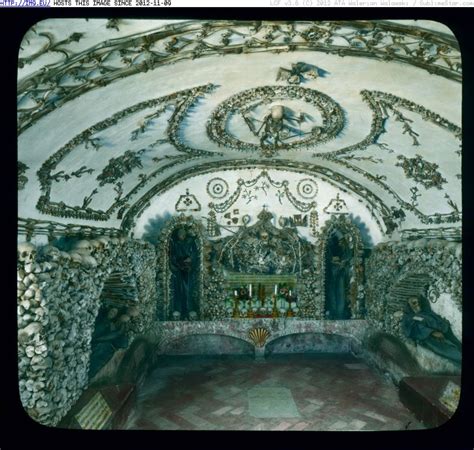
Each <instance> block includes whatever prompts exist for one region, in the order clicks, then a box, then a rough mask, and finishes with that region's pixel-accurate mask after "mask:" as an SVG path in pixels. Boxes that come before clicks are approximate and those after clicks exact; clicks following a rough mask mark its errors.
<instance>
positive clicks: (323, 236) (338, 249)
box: [319, 214, 365, 320]
mask: <svg viewBox="0 0 474 450" xmlns="http://www.w3.org/2000/svg"><path fill="white" fill-rule="evenodd" d="M319 246H320V255H321V257H320V258H319V264H320V266H319V272H320V274H321V283H322V289H321V291H322V294H323V297H324V303H323V304H324V312H323V314H324V317H325V318H326V319H333V320H344V319H362V318H364V317H365V293H364V245H363V242H362V236H361V233H360V231H359V229H358V228H357V226H356V225H355V224H354V223H353V222H352V220H351V219H350V217H349V216H348V215H347V214H337V215H336V214H333V215H332V216H331V218H330V219H329V220H328V221H327V222H326V223H325V225H324V226H323V228H322V229H321V232H320V235H319Z"/></svg>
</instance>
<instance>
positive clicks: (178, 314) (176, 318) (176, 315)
mask: <svg viewBox="0 0 474 450" xmlns="http://www.w3.org/2000/svg"><path fill="white" fill-rule="evenodd" d="M180 317H181V313H180V312H179V311H175V312H173V320H179V319H180Z"/></svg>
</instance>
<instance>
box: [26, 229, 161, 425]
mask: <svg viewBox="0 0 474 450" xmlns="http://www.w3.org/2000/svg"><path fill="white" fill-rule="evenodd" d="M18 254H19V258H18V265H17V279H18V291H17V301H18V303H17V306H18V364H19V387H20V397H21V401H22V404H23V406H24V408H25V410H26V411H27V413H28V414H29V415H30V416H31V417H32V418H33V419H35V420H36V421H37V422H39V423H41V424H44V425H50V426H54V425H57V423H58V422H59V421H60V420H61V419H62V417H64V415H65V414H66V413H67V412H68V410H69V409H70V408H71V406H72V405H73V404H74V403H75V402H76V401H77V400H78V398H79V397H80V395H81V394H82V392H83V390H84V389H85V388H86V387H87V385H88V381H89V379H88V371H89V359H90V353H91V337H92V333H93V330H94V326H95V319H96V317H97V314H98V312H99V308H100V306H101V299H100V295H101V291H102V288H103V286H104V282H105V281H106V280H107V277H108V275H110V274H111V273H112V272H115V271H117V270H119V271H126V272H128V273H130V274H131V275H133V277H134V278H135V280H136V285H137V292H138V298H137V300H136V305H135V306H137V308H135V309H134V310H135V311H137V310H138V313H137V314H136V315H135V314H134V316H133V317H130V318H129V320H128V322H127V323H126V325H125V332H126V333H127V335H128V337H129V341H130V342H131V341H132V340H133V338H134V337H135V336H137V335H139V334H142V333H144V332H146V330H147V329H148V328H149V327H150V325H151V322H152V320H153V317H154V315H155V309H156V301H155V300H156V285H155V273H156V253H155V250H154V248H153V247H152V246H151V245H150V244H148V243H146V242H143V241H136V240H130V239H125V238H120V239H118V238H111V239H109V238H99V239H96V240H91V241H79V242H78V243H77V244H76V245H75V246H74V248H73V249H72V250H70V251H69V252H63V251H60V250H59V249H57V248H56V247H53V246H46V247H42V248H38V251H37V249H36V247H35V246H34V245H32V244H30V243H23V244H20V245H19V247H18Z"/></svg>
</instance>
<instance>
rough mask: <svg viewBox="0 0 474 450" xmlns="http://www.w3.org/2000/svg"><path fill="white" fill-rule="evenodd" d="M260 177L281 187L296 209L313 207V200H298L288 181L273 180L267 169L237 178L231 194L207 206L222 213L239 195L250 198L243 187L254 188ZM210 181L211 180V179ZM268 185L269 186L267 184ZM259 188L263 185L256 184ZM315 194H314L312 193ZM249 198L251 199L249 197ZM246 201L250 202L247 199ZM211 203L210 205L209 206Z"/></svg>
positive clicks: (314, 203) (305, 209)
mask: <svg viewBox="0 0 474 450" xmlns="http://www.w3.org/2000/svg"><path fill="white" fill-rule="evenodd" d="M260 179H263V180H267V181H268V182H269V183H270V184H271V186H273V187H275V188H278V189H281V190H282V192H283V193H284V195H285V196H286V198H287V199H288V201H289V202H290V203H291V204H292V205H293V206H294V207H295V208H296V209H297V210H298V211H301V212H308V211H309V210H310V209H311V208H314V207H315V206H316V202H315V201H313V202H310V203H306V202H302V201H300V200H298V199H297V198H296V197H295V196H294V195H293V194H292V193H291V191H290V189H289V188H288V181H286V180H283V181H275V180H273V179H272V178H271V177H270V175H268V172H267V170H262V172H260V174H259V175H257V176H256V177H255V178H252V179H251V180H247V181H246V180H244V179H243V178H239V179H238V180H237V188H236V189H235V190H234V192H233V193H232V194H230V197H229V198H228V199H227V200H225V201H224V202H222V203H210V204H209V207H210V208H211V209H213V210H214V211H216V212H218V213H224V212H225V211H227V210H228V209H229V208H230V207H231V206H232V205H233V204H234V203H235V202H236V201H237V200H238V199H239V198H240V197H241V196H242V197H243V198H245V196H247V197H249V198H250V195H251V192H250V191H249V190H247V191H246V190H245V188H254V189H255V190H256V189H257V187H255V186H256V184H257V183H258V181H259V180H260ZM308 180H310V179H309V178H308V179H305V180H302V181H306V182H307V181H308ZM211 181H212V180H211ZM310 181H312V183H313V184H314V185H315V186H317V185H316V182H315V181H313V180H310ZM300 183H301V182H300ZM299 186H300V184H298V187H299ZM268 187H270V186H268ZM258 188H259V189H261V190H265V186H258ZM316 192H317V188H316ZM314 195H316V194H314ZM252 198H257V197H256V196H255V195H254V196H252ZM250 200H251V199H250ZM248 203H250V202H249V201H248ZM211 205H212V206H211Z"/></svg>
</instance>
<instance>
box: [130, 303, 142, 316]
mask: <svg viewBox="0 0 474 450" xmlns="http://www.w3.org/2000/svg"><path fill="white" fill-rule="evenodd" d="M127 314H128V315H129V316H130V317H138V316H139V315H140V310H139V309H138V308H137V307H136V306H130V307H129V308H128V309H127Z"/></svg>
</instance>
